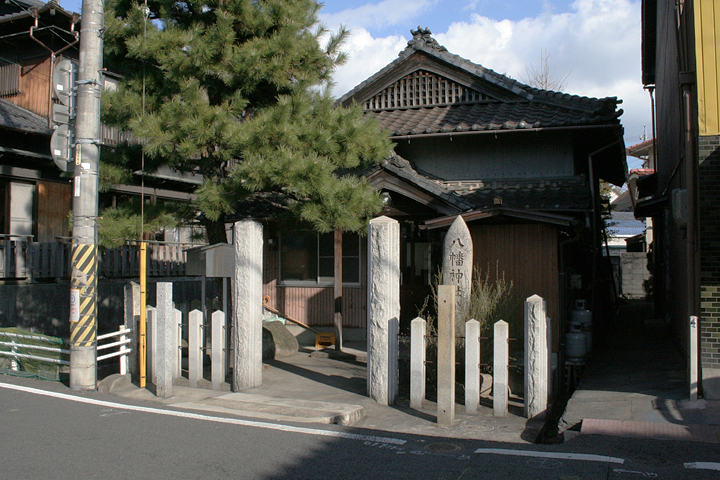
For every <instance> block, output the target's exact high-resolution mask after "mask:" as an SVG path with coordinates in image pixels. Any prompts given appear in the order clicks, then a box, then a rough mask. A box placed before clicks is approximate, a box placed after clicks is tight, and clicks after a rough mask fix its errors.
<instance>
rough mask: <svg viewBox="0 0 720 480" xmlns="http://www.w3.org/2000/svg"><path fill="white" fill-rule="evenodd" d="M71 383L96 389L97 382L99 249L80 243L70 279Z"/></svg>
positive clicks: (74, 250) (77, 386) (75, 246)
mask: <svg viewBox="0 0 720 480" xmlns="http://www.w3.org/2000/svg"><path fill="white" fill-rule="evenodd" d="M70 299H71V301H70V304H71V307H70V384H71V386H72V387H73V388H75V389H78V390H94V389H95V387H96V382H97V372H96V369H97V368H96V349H97V246H96V245H94V244H86V243H76V244H74V245H73V252H72V277H71V279H70Z"/></svg>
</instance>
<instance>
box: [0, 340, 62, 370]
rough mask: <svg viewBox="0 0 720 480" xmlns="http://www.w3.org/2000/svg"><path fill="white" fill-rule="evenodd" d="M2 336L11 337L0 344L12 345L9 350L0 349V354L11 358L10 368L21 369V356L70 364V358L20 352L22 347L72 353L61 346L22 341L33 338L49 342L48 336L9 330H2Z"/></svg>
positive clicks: (4, 345) (59, 363)
mask: <svg viewBox="0 0 720 480" xmlns="http://www.w3.org/2000/svg"><path fill="white" fill-rule="evenodd" d="M0 338H5V339H9V340H10V341H9V342H3V341H0V346H3V347H10V351H9V352H4V351H0V355H3V356H7V357H10V358H11V362H10V369H11V370H14V371H17V370H18V369H19V365H18V362H17V360H18V359H20V358H27V359H30V360H38V361H41V362H47V363H54V364H56V365H70V361H69V360H62V359H60V358H50V357H45V356H41V355H32V354H28V353H18V349H20V348H22V349H25V350H38V351H44V352H53V353H56V354H58V356H59V355H70V350H65V349H63V348H59V347H46V346H43V345H32V344H28V343H21V341H22V340H33V341H40V342H47V341H48V339H47V338H46V337H42V336H39V335H27V334H22V333H9V332H0Z"/></svg>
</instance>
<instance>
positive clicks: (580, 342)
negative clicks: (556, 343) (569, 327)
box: [565, 332, 587, 359]
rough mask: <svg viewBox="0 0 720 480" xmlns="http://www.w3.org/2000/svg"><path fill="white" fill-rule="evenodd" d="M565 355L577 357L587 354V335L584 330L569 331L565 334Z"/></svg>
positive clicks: (583, 356)
mask: <svg viewBox="0 0 720 480" xmlns="http://www.w3.org/2000/svg"><path fill="white" fill-rule="evenodd" d="M565 355H566V356H567V358H572V359H579V358H585V356H586V355H587V337H586V335H585V333H584V332H569V333H568V334H566V335H565Z"/></svg>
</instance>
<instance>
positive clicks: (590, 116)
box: [265, 29, 627, 350]
mask: <svg viewBox="0 0 720 480" xmlns="http://www.w3.org/2000/svg"><path fill="white" fill-rule="evenodd" d="M412 34H413V38H412V40H410V41H409V42H408V46H407V48H406V49H405V50H404V51H402V52H401V53H400V55H399V57H398V58H397V59H396V60H395V61H393V62H392V63H390V64H389V65H387V66H386V67H385V68H383V69H382V70H380V71H379V72H377V73H376V74H375V75H373V76H371V77H370V78H368V79H366V80H365V81H363V82H362V83H361V84H360V85H358V86H357V87H356V88H355V89H353V90H352V91H350V92H348V93H347V94H345V95H344V96H343V97H341V98H340V99H339V102H340V103H341V104H345V105H348V104H350V103H352V102H355V103H358V104H360V105H362V106H363V107H364V109H365V111H366V114H367V115H372V116H374V117H375V118H377V119H378V120H379V121H380V122H381V124H382V125H383V126H385V127H386V128H387V129H388V130H390V131H391V132H392V133H391V134H392V138H393V140H395V142H397V143H396V146H395V155H394V156H393V157H392V158H389V159H387V160H385V161H384V162H382V164H381V165H379V166H377V167H376V168H373V169H371V170H370V171H367V172H363V174H364V175H366V176H367V178H368V181H369V182H370V183H371V184H372V185H374V186H375V187H376V188H378V189H379V190H381V191H382V195H383V197H384V198H385V199H386V200H387V204H386V207H385V209H384V211H383V214H384V215H388V216H390V217H393V218H396V219H397V220H399V221H400V222H401V238H402V240H401V271H402V285H401V297H402V306H401V312H402V313H401V315H402V318H401V324H403V323H405V322H408V321H409V320H410V319H412V318H414V317H415V316H416V315H417V311H418V309H419V307H420V306H421V305H422V302H423V299H424V298H425V297H426V295H427V294H428V293H429V292H430V290H429V284H430V283H431V281H432V276H433V274H434V273H435V272H436V271H437V267H438V265H439V264H440V263H441V262H440V254H441V245H442V238H443V232H444V230H445V229H446V228H447V227H448V226H449V225H450V223H452V220H453V219H454V218H455V217H456V216H457V215H463V217H464V218H465V220H466V222H467V223H468V226H469V228H470V230H471V232H472V235H473V240H474V249H475V265H476V267H478V268H480V269H482V271H483V272H488V271H489V272H490V274H491V278H492V277H494V275H495V274H496V272H499V273H500V274H503V273H504V275H505V278H506V280H508V281H510V280H512V281H513V282H514V285H515V287H516V293H517V294H518V295H520V296H522V297H527V296H530V295H532V294H539V295H541V296H543V297H544V298H545V299H546V300H547V302H548V316H549V317H551V318H553V320H554V324H555V326H554V329H553V331H554V338H555V341H554V346H555V349H556V350H557V349H558V348H559V333H560V332H561V331H562V328H564V325H563V324H562V323H561V321H562V320H564V319H565V318H566V317H567V314H568V312H569V309H570V308H569V306H570V304H571V302H572V300H573V299H574V298H576V297H580V298H587V299H588V300H589V301H591V300H594V301H595V307H597V306H598V305H599V304H600V303H602V302H601V299H602V298H603V297H602V292H601V291H599V290H597V289H596V288H595V287H596V286H597V285H600V284H601V283H602V282H600V281H599V279H600V278H601V273H602V272H603V271H604V270H603V262H602V258H601V252H600V238H601V235H600V234H601V228H602V223H601V222H602V220H601V218H600V197H599V181H600V179H604V180H606V181H609V182H611V183H614V184H616V185H622V184H623V183H624V182H625V175H626V170H627V166H626V163H625V154H624V143H623V139H622V135H623V129H622V126H621V125H620V121H619V116H620V115H621V113H622V110H618V109H617V104H618V103H620V101H618V100H617V99H616V98H614V97H610V98H603V99H596V98H587V97H579V96H573V95H568V94H564V93H559V92H550V91H543V90H538V89H537V88H533V87H530V86H527V85H523V84H521V83H519V82H517V81H515V80H512V79H510V78H508V77H506V76H503V75H500V74H498V73H496V72H493V71H492V70H490V69H487V68H485V67H483V66H481V65H478V64H475V63H472V62H470V61H468V60H466V59H463V58H461V57H459V56H457V55H453V54H451V53H450V52H448V51H447V50H446V49H445V48H444V47H442V46H441V45H439V44H438V43H437V42H436V41H435V39H433V38H432V36H431V35H430V32H429V31H428V30H423V29H420V30H418V31H413V32H412ZM295 237H296V233H295V232H292V231H284V232H280V233H277V232H273V233H272V234H270V243H269V246H268V247H266V248H267V250H266V258H267V262H266V285H265V292H266V294H267V295H269V296H270V297H271V302H272V305H273V306H274V307H275V308H278V309H280V310H283V311H285V312H287V313H288V314H291V316H293V315H294V316H295V318H297V319H299V320H301V321H303V322H307V323H309V324H313V325H332V311H333V309H332V306H333V303H332V288H331V285H329V284H323V282H322V279H323V277H322V275H321V274H318V275H317V276H316V277H315V278H312V279H307V280H308V285H307V286H301V285H298V284H293V282H292V281H284V280H283V275H284V273H283V272H284V269H285V264H284V263H283V261H282V257H283V255H284V253H283V252H284V250H283V248H284V247H283V245H285V244H287V243H288V242H296V241H297V239H296V238H295ZM266 243H267V242H266ZM364 243H365V242H360V246H359V247H358V248H359V249H358V251H359V254H358V255H359V257H360V262H359V267H358V268H359V272H357V280H356V282H357V283H356V284H351V285H348V286H346V287H345V289H344V291H343V307H344V308H343V312H344V319H345V325H347V326H360V327H364V326H365V302H366V300H365V298H366V287H367V286H366V284H365V276H364V275H365V269H366V265H365V261H364V258H365V251H364V247H363V246H362V245H364ZM321 244H322V237H319V240H318V245H319V246H318V249H317V250H316V251H317V252H319V253H318V256H319V257H322V246H321ZM312 248H314V247H313V246H311V247H310V249H312ZM285 253H286V254H287V253H289V252H287V251H286V252H285ZM287 261H289V260H286V262H287ZM344 261H345V259H344ZM310 283H312V285H310ZM401 328H402V327H401Z"/></svg>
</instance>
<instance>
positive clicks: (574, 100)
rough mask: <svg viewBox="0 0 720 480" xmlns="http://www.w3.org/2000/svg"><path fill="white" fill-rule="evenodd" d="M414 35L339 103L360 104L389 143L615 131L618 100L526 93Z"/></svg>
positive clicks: (424, 35)
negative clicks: (476, 134) (409, 138)
mask: <svg viewBox="0 0 720 480" xmlns="http://www.w3.org/2000/svg"><path fill="white" fill-rule="evenodd" d="M412 33H413V39H412V40H410V41H409V42H408V46H407V47H406V48H405V50H403V51H402V52H401V53H400V56H399V57H398V58H397V59H396V60H395V61H393V62H391V63H390V64H389V65H387V66H386V67H385V68H383V69H382V70H380V71H379V72H377V73H376V74H375V75H373V76H371V77H370V78H368V79H367V80H365V81H364V82H362V83H361V84H360V85H358V86H357V87H355V88H354V89H353V90H351V91H350V92H348V93H346V94H345V95H343V96H342V97H341V98H340V99H339V102H340V103H343V104H348V103H350V102H352V101H356V102H358V103H361V104H364V107H365V109H366V110H369V111H372V112H373V113H374V116H375V117H376V118H377V119H378V120H379V121H380V123H381V124H382V125H383V126H384V127H386V128H387V129H389V130H390V131H391V132H393V133H394V135H395V136H406V135H421V134H433V133H449V132H466V131H481V130H493V131H495V130H517V129H521V130H522V129H538V128H552V127H578V126H588V125H593V126H599V125H619V120H618V117H619V116H620V115H621V114H622V110H617V109H616V105H617V104H618V103H620V102H619V101H618V100H617V98H616V97H608V98H603V99H598V98H589V97H580V96H577V95H569V94H565V93H560V92H552V91H546V90H540V89H537V88H534V87H531V86H528V85H524V84H522V83H520V82H518V81H516V80H513V79H511V78H509V77H507V76H505V75H501V74H498V73H496V72H494V71H492V70H490V69H488V68H485V67H483V66H482V65H478V64H476V63H473V62H471V61H469V60H466V59H464V58H462V57H460V56H458V55H454V54H451V53H449V52H448V51H447V49H446V48H445V47H443V46H441V45H439V44H438V43H437V41H436V40H435V39H434V38H432V37H431V36H430V31H429V30H427V29H425V30H423V29H419V30H417V31H413V32H412ZM378 92H379V93H378Z"/></svg>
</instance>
